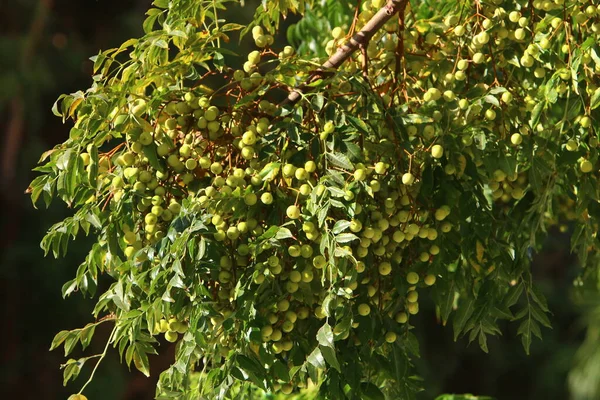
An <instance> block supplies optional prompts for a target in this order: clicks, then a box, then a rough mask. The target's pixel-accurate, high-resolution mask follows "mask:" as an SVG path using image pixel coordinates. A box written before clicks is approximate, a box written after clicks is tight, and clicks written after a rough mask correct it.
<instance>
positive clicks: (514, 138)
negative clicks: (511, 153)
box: [510, 133, 523, 146]
mask: <svg viewBox="0 0 600 400" xmlns="http://www.w3.org/2000/svg"><path fill="white" fill-rule="evenodd" d="M510 142H511V143H512V144H513V145H515V146H518V145H520V144H521V143H522V142H523V137H522V136H521V134H520V133H513V134H512V135H511V136H510Z"/></svg>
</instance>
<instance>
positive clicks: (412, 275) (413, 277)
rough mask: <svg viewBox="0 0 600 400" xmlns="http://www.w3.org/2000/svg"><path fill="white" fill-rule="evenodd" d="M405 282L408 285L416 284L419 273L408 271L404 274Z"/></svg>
mask: <svg viewBox="0 0 600 400" xmlns="http://www.w3.org/2000/svg"><path fill="white" fill-rule="evenodd" d="M406 282H408V283H409V284H410V285H416V284H417V283H419V275H418V274H417V273H416V272H409V273H408V274H406Z"/></svg>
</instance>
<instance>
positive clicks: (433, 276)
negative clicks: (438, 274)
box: [424, 274, 436, 286]
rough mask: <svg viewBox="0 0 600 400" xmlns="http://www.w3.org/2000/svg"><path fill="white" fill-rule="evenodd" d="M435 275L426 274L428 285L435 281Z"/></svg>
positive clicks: (425, 280)
mask: <svg viewBox="0 0 600 400" xmlns="http://www.w3.org/2000/svg"><path fill="white" fill-rule="evenodd" d="M435 279H436V278H435V275H432V274H429V275H427V276H425V279H424V282H425V284H426V285H427V286H431V285H433V284H434V283H435Z"/></svg>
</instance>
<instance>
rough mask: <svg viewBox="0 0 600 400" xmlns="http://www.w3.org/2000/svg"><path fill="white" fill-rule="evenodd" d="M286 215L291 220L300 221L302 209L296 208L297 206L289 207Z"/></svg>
mask: <svg viewBox="0 0 600 400" xmlns="http://www.w3.org/2000/svg"><path fill="white" fill-rule="evenodd" d="M285 214H286V215H287V216H288V218H290V219H298V218H300V207H298V206H295V205H292V206H289V207H288V208H287V210H286V211H285Z"/></svg>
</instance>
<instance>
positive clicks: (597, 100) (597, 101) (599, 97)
mask: <svg viewBox="0 0 600 400" xmlns="http://www.w3.org/2000/svg"><path fill="white" fill-rule="evenodd" d="M599 106H600V88H597V89H596V90H595V91H594V94H592V97H591V98H590V110H595V109H596V108H598V107H599Z"/></svg>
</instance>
